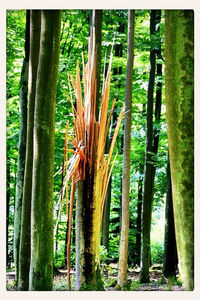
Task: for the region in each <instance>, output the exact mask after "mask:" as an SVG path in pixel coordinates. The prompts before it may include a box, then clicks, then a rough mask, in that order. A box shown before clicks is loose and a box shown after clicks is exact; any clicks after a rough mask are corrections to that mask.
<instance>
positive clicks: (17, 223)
mask: <svg viewBox="0 0 200 300" xmlns="http://www.w3.org/2000/svg"><path fill="white" fill-rule="evenodd" d="M29 30H30V12H29V11H28V10H27V12H26V30H25V47H24V50H25V57H24V61H23V66H22V72H21V80H20V93H19V123H20V132H19V146H18V167H17V180H16V195H15V215H14V262H15V280H16V282H17V283H18V279H19V247H20V232H21V214H22V197H23V183H24V169H25V157H26V132H27V95H28V67H29Z"/></svg>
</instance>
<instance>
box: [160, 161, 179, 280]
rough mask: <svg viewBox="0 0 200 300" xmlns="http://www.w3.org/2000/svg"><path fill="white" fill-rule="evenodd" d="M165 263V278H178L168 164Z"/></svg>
mask: <svg viewBox="0 0 200 300" xmlns="http://www.w3.org/2000/svg"><path fill="white" fill-rule="evenodd" d="M164 247H165V248H164V261H163V274H164V276H165V277H170V276H176V269H177V264H178V261H177V249H176V237H175V228H174V213H173V203H172V184H171V174H170V163H169V157H168V163H167V196H166V206H165V239H164Z"/></svg>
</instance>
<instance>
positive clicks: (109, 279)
mask: <svg viewBox="0 0 200 300" xmlns="http://www.w3.org/2000/svg"><path fill="white" fill-rule="evenodd" d="M117 274H118V269H117V264H110V265H109V266H103V280H104V287H105V291H119V290H120V287H119V286H118V285H117ZM139 277H140V268H129V269H128V284H127V286H126V287H124V288H123V290H125V291H182V285H181V281H180V279H179V277H178V275H177V277H176V278H174V277H172V278H168V279H167V278H165V277H164V276H163V274H162V271H161V270H160V269H159V267H158V268H156V267H155V266H154V267H153V268H152V269H151V270H150V283H146V284H141V283H140V282H139ZM53 284H54V286H53V290H54V291H67V290H68V286H67V271H66V270H60V271H59V274H56V275H54V283H53ZM6 288H7V290H8V291H17V287H16V285H15V273H14V271H9V272H7V275H6ZM71 289H72V290H75V270H71Z"/></svg>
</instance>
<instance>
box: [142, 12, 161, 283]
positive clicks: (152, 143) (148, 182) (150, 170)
mask: <svg viewBox="0 0 200 300" xmlns="http://www.w3.org/2000/svg"><path fill="white" fill-rule="evenodd" d="M160 19H161V11H160V10H158V11H156V10H152V11H151V19H150V36H151V41H152V48H151V51H150V74H149V85H148V102H147V135H146V136H147V142H146V154H145V177H144V196H143V197H144V198H143V214H142V238H143V239H142V257H141V258H142V270H141V276H140V281H141V282H143V283H144V282H149V266H150V232H151V216H152V206H153V189H154V179H155V170H156V166H155V158H156V155H157V151H158V140H159V130H158V129H156V130H155V131H154V132H153V93H154V83H155V70H156V52H155V49H154V48H153V47H155V46H154V45H153V39H155V33H156V26H157V24H159V23H160ZM159 30H160V29H159V27H158V29H157V31H159ZM158 42H159V44H160V38H159V40H158ZM154 43H155V41H154ZM159 46H160V45H159ZM161 75H162V65H161V69H160V64H158V65H157V76H161ZM161 93H162V84H161V83H160V82H159V83H158V85H157V91H156V106H155V123H157V124H156V125H159V122H160V112H161ZM152 154H154V158H153V156H152Z"/></svg>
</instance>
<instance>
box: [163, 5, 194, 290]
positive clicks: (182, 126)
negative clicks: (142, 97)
mask: <svg viewBox="0 0 200 300" xmlns="http://www.w3.org/2000/svg"><path fill="white" fill-rule="evenodd" d="M165 45H166V48H165V58H166V60H165V62H166V108H167V125H168V142H169V156H170V167H171V178H172V194H173V207H174V218H175V231H176V243H177V250H178V260H179V267H180V274H181V278H182V281H183V287H184V289H185V290H193V288H194V11H192V10H167V11H166V14H165Z"/></svg>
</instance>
